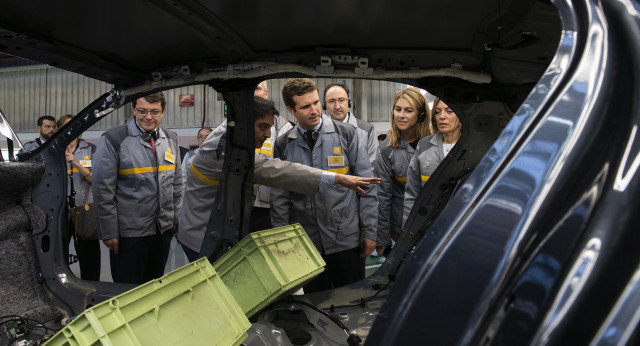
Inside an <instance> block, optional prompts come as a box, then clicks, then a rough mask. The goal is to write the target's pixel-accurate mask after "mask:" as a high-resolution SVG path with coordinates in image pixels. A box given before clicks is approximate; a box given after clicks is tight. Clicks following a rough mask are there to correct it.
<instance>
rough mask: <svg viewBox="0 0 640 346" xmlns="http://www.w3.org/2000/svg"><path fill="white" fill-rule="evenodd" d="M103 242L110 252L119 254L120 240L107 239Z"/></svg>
mask: <svg viewBox="0 0 640 346" xmlns="http://www.w3.org/2000/svg"><path fill="white" fill-rule="evenodd" d="M102 242H103V243H104V245H106V246H107V247H108V248H109V250H113V252H115V253H116V255H117V254H118V238H111V239H105V240H103V241H102Z"/></svg>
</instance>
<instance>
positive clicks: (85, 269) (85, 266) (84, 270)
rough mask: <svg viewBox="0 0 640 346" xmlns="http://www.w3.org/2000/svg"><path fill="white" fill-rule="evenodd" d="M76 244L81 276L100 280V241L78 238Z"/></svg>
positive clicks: (83, 278) (85, 278) (86, 278)
mask: <svg viewBox="0 0 640 346" xmlns="http://www.w3.org/2000/svg"><path fill="white" fill-rule="evenodd" d="M74 245H75V247H76V252H77V253H78V262H80V278H81V279H82V280H93V281H100V241H99V240H97V239H95V240H85V239H80V238H78V239H76V242H75V244H74Z"/></svg>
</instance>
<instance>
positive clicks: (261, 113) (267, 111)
mask: <svg viewBox="0 0 640 346" xmlns="http://www.w3.org/2000/svg"><path fill="white" fill-rule="evenodd" d="M253 102H255V106H256V108H255V110H256V111H255V113H254V119H253V121H256V120H258V119H262V118H264V117H266V116H267V115H274V116H275V115H280V112H278V110H277V109H276V106H275V104H274V103H273V101H270V100H265V99H263V98H262V97H260V96H254V97H253Z"/></svg>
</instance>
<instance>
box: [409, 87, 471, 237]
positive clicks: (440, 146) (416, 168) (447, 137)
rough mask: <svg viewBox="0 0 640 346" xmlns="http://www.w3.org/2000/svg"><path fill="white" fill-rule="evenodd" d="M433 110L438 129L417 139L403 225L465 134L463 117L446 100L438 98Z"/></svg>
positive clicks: (410, 166)
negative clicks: (433, 175) (421, 194)
mask: <svg viewBox="0 0 640 346" xmlns="http://www.w3.org/2000/svg"><path fill="white" fill-rule="evenodd" d="M432 109H433V112H432V117H431V124H432V125H433V128H434V129H436V133H435V134H433V135H431V136H428V137H425V138H423V139H421V140H420V142H418V148H417V149H416V152H415V153H414V155H413V158H412V159H411V163H410V164H409V170H408V172H407V185H406V189H405V195H404V213H403V218H402V225H403V226H404V223H405V222H406V221H407V217H408V216H409V212H411V208H413V203H414V202H415V200H416V198H417V197H418V194H419V193H420V190H421V189H422V186H423V185H424V184H425V183H426V182H427V180H429V177H430V176H431V174H432V173H433V171H435V170H436V168H437V167H438V165H439V164H440V162H442V160H444V158H445V157H446V156H447V155H448V154H449V151H451V149H453V147H454V146H455V145H456V143H457V142H458V139H460V135H461V134H462V124H461V123H460V119H459V118H458V116H457V115H456V113H455V112H454V111H452V110H451V108H449V106H447V104H446V103H444V101H442V100H440V99H439V98H436V99H435V100H434V101H433V107H432Z"/></svg>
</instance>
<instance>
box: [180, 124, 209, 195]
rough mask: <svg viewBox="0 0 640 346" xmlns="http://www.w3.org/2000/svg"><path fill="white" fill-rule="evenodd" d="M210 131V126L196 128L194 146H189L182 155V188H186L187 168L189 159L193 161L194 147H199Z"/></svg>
mask: <svg viewBox="0 0 640 346" xmlns="http://www.w3.org/2000/svg"><path fill="white" fill-rule="evenodd" d="M212 131H213V130H212V129H211V128H209V127H203V128H201V129H200V130H198V134H197V135H196V145H195V147H192V148H190V150H189V151H188V152H187V153H186V154H185V155H184V158H183V159H182V186H183V188H186V186H187V170H188V169H189V167H190V166H191V161H193V157H194V156H195V154H196V149H198V148H200V146H201V145H202V143H204V140H205V139H207V136H209V134H210V133H211V132H212Z"/></svg>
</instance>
